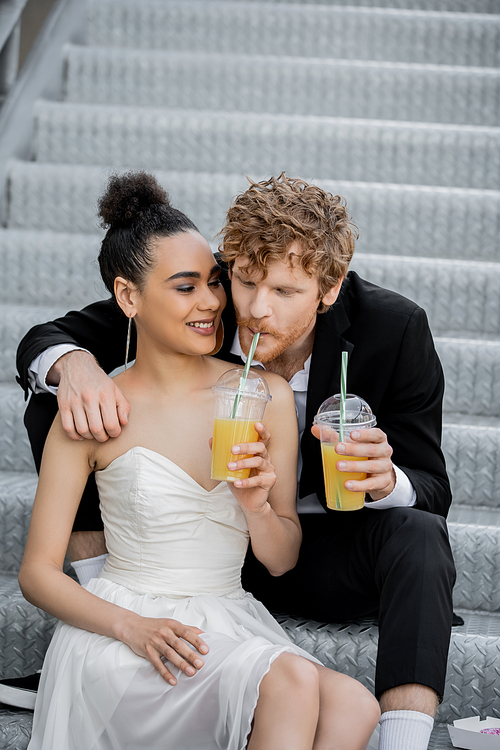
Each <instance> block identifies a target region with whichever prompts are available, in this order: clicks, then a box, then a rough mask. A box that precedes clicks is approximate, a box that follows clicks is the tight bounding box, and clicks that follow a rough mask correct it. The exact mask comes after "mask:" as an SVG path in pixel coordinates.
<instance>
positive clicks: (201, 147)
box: [35, 101, 500, 190]
mask: <svg viewBox="0 0 500 750" xmlns="http://www.w3.org/2000/svg"><path fill="white" fill-rule="evenodd" d="M36 123H37V124H36V140H35V143H36V145H35V153H36V158H37V160H38V161H48V162H66V163H67V164H70V163H72V164H102V165H110V166H113V167H120V166H127V167H145V168H149V169H174V170H176V169H180V170H201V171H208V172H210V171H219V172H225V173H240V174H241V173H253V174H255V173H260V174H262V173H278V174H279V173H280V172H281V171H282V170H287V171H288V172H290V173H295V174H299V175H304V174H312V175H314V177H316V178H318V179H319V178H322V179H334V178H335V179H338V180H353V181H356V180H360V181H367V182H392V183H408V184H413V185H443V186H454V187H466V188H467V187H469V188H477V189H488V190H497V189H498V188H499V187H500V128H478V127H472V126H464V125H461V126H458V125H436V124H428V123H397V122H386V121H384V120H349V119H345V118H327V117H313V116H311V117H306V116H298V115H294V116H291V115H258V114H253V113H241V114H240V113H235V112H232V113H225V112H207V111H192V110H167V109H161V108H151V109H146V108H142V109H141V108H135V107H121V106H120V107H117V106H114V107H109V106H105V105H81V104H68V103H59V102H57V103H56V102H43V101H40V102H38V103H37V106H36Z"/></svg>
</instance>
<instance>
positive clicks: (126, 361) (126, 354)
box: [125, 316, 132, 369]
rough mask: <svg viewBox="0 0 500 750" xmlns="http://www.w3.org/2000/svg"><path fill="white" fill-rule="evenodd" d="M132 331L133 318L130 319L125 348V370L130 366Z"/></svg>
mask: <svg viewBox="0 0 500 750" xmlns="http://www.w3.org/2000/svg"><path fill="white" fill-rule="evenodd" d="M131 330H132V316H130V318H129V319H128V328H127V344H126V346H125V369H127V365H128V350H129V349H130V333H131Z"/></svg>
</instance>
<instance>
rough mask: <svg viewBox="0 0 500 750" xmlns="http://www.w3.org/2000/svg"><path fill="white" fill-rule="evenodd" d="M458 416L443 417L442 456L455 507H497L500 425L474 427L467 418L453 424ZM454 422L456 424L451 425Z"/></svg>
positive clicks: (473, 420)
mask: <svg viewBox="0 0 500 750" xmlns="http://www.w3.org/2000/svg"><path fill="white" fill-rule="evenodd" d="M456 417H457V415H445V423H444V425H443V452H444V455H445V457H446V465H447V469H448V473H449V475H450V481H451V486H452V490H453V502H454V504H456V505H468V506H471V505H473V506H479V507H485V508H488V509H493V508H498V507H500V492H499V487H500V461H499V456H500V425H499V424H498V420H497V419H494V420H493V422H494V424H493V425H490V426H483V425H477V424H474V422H475V419H471V417H470V415H466V416H465V418H464V423H462V424H456V422H457V421H458V420H457V418H456ZM453 422H455V424H453Z"/></svg>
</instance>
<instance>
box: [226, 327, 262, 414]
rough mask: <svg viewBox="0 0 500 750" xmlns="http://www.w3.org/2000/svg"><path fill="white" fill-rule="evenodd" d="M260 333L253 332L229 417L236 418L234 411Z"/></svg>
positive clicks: (243, 388)
mask: <svg viewBox="0 0 500 750" xmlns="http://www.w3.org/2000/svg"><path fill="white" fill-rule="evenodd" d="M259 337H260V333H254V335H253V339H252V344H251V346H250V351H249V352H248V357H247V361H246V362H245V368H244V370H243V375H242V376H241V378H240V384H239V386H238V392H237V393H236V396H235V399H234V406H233V413H232V415H231V419H236V412H237V411H238V404H239V403H240V399H241V396H242V394H243V391H244V390H245V382H246V379H247V375H248V371H249V369H250V365H251V364H252V361H253V355H254V354H255V350H256V348H257V343H258V341H259Z"/></svg>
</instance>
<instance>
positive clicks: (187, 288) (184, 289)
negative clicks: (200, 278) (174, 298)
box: [176, 284, 195, 293]
mask: <svg viewBox="0 0 500 750" xmlns="http://www.w3.org/2000/svg"><path fill="white" fill-rule="evenodd" d="M194 288H195V287H194V286H193V285H192V284H189V285H188V286H178V287H176V291H178V292H184V293H189V292H192V291H193V289H194Z"/></svg>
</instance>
